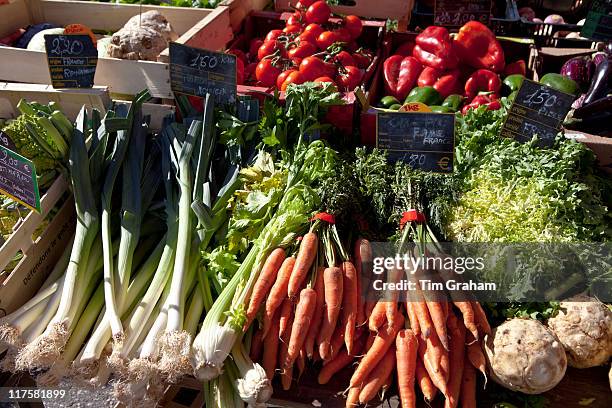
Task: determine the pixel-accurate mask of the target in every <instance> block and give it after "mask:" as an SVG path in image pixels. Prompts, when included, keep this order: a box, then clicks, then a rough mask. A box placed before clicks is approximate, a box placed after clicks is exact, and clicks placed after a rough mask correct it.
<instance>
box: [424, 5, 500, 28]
mask: <svg viewBox="0 0 612 408" xmlns="http://www.w3.org/2000/svg"><path fill="white" fill-rule="evenodd" d="M492 3H493V2H492V1H491V0H436V4H435V7H434V25H441V26H446V27H461V26H462V25H464V24H465V23H467V22H468V21H479V22H481V23H482V24H487V25H488V24H489V21H490V20H491V7H492Z"/></svg>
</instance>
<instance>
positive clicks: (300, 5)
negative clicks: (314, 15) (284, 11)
mask: <svg viewBox="0 0 612 408" xmlns="http://www.w3.org/2000/svg"><path fill="white" fill-rule="evenodd" d="M315 1H316V0H300V1H298V2H297V3H296V5H295V8H296V9H298V10H301V9H307V8H308V7H310V6H311V5H312V3H314V2H315Z"/></svg>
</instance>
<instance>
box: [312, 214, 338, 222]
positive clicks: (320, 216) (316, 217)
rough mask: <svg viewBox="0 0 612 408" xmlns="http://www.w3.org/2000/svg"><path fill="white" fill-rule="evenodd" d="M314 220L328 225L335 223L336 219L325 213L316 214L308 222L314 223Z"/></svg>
mask: <svg viewBox="0 0 612 408" xmlns="http://www.w3.org/2000/svg"><path fill="white" fill-rule="evenodd" d="M315 220H321V221H325V222H327V223H328V224H335V223H336V217H334V216H333V215H331V214H329V213H326V212H320V213H318V214H315V215H314V217H312V218H311V219H310V221H315Z"/></svg>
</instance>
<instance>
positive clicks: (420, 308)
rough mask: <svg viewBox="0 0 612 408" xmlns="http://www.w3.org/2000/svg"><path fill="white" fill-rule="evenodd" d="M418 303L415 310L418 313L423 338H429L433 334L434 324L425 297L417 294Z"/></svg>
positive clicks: (415, 304)
mask: <svg viewBox="0 0 612 408" xmlns="http://www.w3.org/2000/svg"><path fill="white" fill-rule="evenodd" d="M415 295H416V301H415V302H414V303H413V309H414V311H415V313H416V316H417V320H418V322H419V326H420V327H421V336H423V337H424V338H428V337H429V336H431V334H432V333H433V323H432V321H431V317H430V316H429V309H428V308H427V304H426V303H425V301H424V300H423V295H422V294H421V293H420V292H416V293H415Z"/></svg>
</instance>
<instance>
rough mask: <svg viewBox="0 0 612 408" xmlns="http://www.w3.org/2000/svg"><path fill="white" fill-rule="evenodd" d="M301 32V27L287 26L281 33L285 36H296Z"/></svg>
mask: <svg viewBox="0 0 612 408" xmlns="http://www.w3.org/2000/svg"><path fill="white" fill-rule="evenodd" d="M301 31H302V26H299V25H288V26H287V27H285V28H283V33H285V34H297V33H300V32H301Z"/></svg>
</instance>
